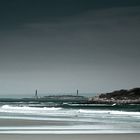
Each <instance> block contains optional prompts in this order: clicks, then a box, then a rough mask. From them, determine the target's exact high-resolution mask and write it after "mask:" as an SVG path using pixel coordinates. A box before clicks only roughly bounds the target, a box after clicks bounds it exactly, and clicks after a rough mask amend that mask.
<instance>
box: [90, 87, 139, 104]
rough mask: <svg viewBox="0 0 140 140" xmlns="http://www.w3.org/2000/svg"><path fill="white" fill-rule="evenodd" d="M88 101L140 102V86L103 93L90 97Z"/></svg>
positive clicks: (102, 102)
mask: <svg viewBox="0 0 140 140" xmlns="http://www.w3.org/2000/svg"><path fill="white" fill-rule="evenodd" d="M89 101H90V103H98V104H140V88H133V89H130V90H125V89H122V90H116V91H113V92H110V93H103V94H100V95H99V96H95V97H92V98H90V100H89Z"/></svg>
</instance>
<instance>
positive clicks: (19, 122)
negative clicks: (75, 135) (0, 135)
mask: <svg viewBox="0 0 140 140" xmlns="http://www.w3.org/2000/svg"><path fill="white" fill-rule="evenodd" d="M68 124H69V122H66V121H57V120H53V121H51V120H30V119H3V118H2V119H0V127H2V126H46V125H51V126H55V125H57V126H58V125H68Z"/></svg>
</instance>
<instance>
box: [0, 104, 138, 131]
mask: <svg viewBox="0 0 140 140" xmlns="http://www.w3.org/2000/svg"><path fill="white" fill-rule="evenodd" d="M0 133H4V134H5V133H6V134H7V133H10V134H11V133H16V134H17V133H24V134H26V133H31V134H34V133H35V134H36V133H37V134H79V133H80V134H83V133H84V134H93V133H103V134H104V133H140V105H133V104H132V105H115V104H113V105H103V104H102V105H100V104H94V105H87V106H81V105H75V106H69V107H67V106H66V107H65V106H64V107H52V106H51V107H48V106H45V103H34V102H28V103H26V102H17V103H16V102H14V103H13V102H1V103H0Z"/></svg>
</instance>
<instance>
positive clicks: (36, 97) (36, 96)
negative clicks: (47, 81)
mask: <svg viewBox="0 0 140 140" xmlns="http://www.w3.org/2000/svg"><path fill="white" fill-rule="evenodd" d="M35 99H38V95H37V89H36V90H35Z"/></svg>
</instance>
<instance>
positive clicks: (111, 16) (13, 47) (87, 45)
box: [0, 0, 140, 96]
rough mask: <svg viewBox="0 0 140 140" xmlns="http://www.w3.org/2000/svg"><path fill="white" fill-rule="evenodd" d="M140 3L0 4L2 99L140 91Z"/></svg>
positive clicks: (40, 0) (35, 0)
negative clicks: (76, 93) (74, 93)
mask: <svg viewBox="0 0 140 140" xmlns="http://www.w3.org/2000/svg"><path fill="white" fill-rule="evenodd" d="M139 61H140V1H139V0H1V1H0V95H5V96H8V95H9V94H11V95H13V94H27V93H33V92H34V90H35V89H36V88H37V89H39V91H40V93H48V92H53V93H60V92H62V93H63V92H75V90H76V89H77V88H78V89H79V90H80V92H83V93H88V92H93V93H95V92H97V93H98V92H99V93H100V92H107V91H112V90H116V89H121V88H133V87H139V86H140V63H139Z"/></svg>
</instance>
